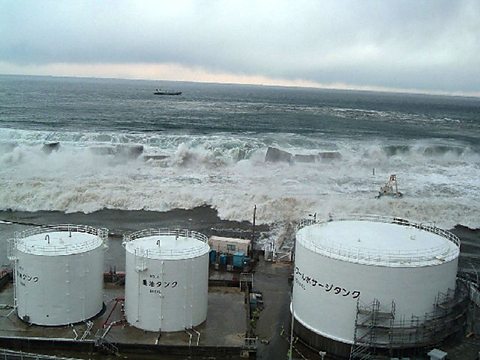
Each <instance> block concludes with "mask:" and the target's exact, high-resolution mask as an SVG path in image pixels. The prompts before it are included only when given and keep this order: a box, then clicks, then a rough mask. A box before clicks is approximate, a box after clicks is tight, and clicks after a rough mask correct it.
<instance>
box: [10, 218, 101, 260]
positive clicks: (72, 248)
mask: <svg viewBox="0 0 480 360" xmlns="http://www.w3.org/2000/svg"><path fill="white" fill-rule="evenodd" d="M52 232H64V233H70V234H71V233H84V234H91V235H94V236H95V238H91V239H88V240H87V241H83V242H82V243H78V244H75V243H73V244H72V243H66V244H65V245H62V246H60V245H55V246H54V245H51V244H49V243H48V240H49V233H52ZM38 234H45V245H43V244H42V242H41V241H38V242H36V243H35V245H34V246H33V247H32V246H31V244H30V246H27V244H26V243H25V239H26V238H28V237H30V236H34V235H38ZM98 239H100V240H101V242H102V244H103V246H104V247H107V239H108V229H106V228H94V227H92V226H88V225H72V224H60V225H47V226H41V227H34V228H31V229H27V230H23V231H20V232H15V233H14V238H13V239H9V244H8V252H9V259H10V260H15V259H16V257H17V255H16V252H17V251H22V252H27V253H29V252H31V251H32V250H35V251H38V252H41V253H42V254H45V255H46V254H59V253H61V254H64V253H66V252H69V253H75V252H76V251H77V250H80V251H81V250H84V249H85V248H94V247H95V245H97V244H98Z"/></svg>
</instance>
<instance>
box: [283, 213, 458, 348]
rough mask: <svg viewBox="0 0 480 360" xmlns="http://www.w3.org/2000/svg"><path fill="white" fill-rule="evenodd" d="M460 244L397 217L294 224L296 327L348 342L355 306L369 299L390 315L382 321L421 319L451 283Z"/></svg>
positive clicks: (315, 342)
mask: <svg viewBox="0 0 480 360" xmlns="http://www.w3.org/2000/svg"><path fill="white" fill-rule="evenodd" d="M459 249H460V243H459V240H458V238H457V237H455V236H454V235H453V234H450V233H449V232H447V231H444V230H441V229H438V228H436V227H430V226H423V225H420V224H414V223H411V222H408V221H406V220H401V219H397V218H383V217H376V216H364V217H361V216H355V217H350V218H347V219H342V220H333V221H325V222H316V221H315V222H314V221H305V222H303V223H301V224H300V226H299V227H298V229H297V234H296V246H295V269H294V285H293V301H292V304H291V309H293V312H294V318H295V320H296V322H297V323H298V328H299V329H300V331H299V332H300V333H301V334H305V333H308V332H310V333H311V335H312V337H311V338H310V339H306V340H307V342H309V343H310V344H311V345H319V344H320V345H319V347H323V348H324V349H325V348H327V347H328V346H327V345H326V343H325V342H324V341H323V342H322V340H316V339H314V338H315V336H317V335H318V336H319V337H320V338H321V339H327V340H328V339H329V340H332V341H334V342H338V343H340V344H345V345H347V346H350V345H352V344H354V340H355V329H356V326H357V325H356V324H357V323H358V321H359V317H358V316H360V315H362V314H361V312H360V311H359V307H362V306H364V307H365V308H368V307H369V306H370V304H374V306H377V305H375V304H380V305H381V307H378V309H376V310H378V314H382V316H384V317H385V318H387V317H388V316H387V315H389V314H390V315H391V319H390V320H389V321H394V320H395V321H397V320H399V319H404V320H406V321H408V322H409V321H410V320H411V319H413V318H415V316H417V317H418V319H420V320H419V321H420V322H421V321H422V320H423V319H424V316H425V314H426V313H431V312H432V311H433V310H434V304H435V302H436V301H437V300H438V297H439V294H441V293H444V294H447V293H449V292H451V291H452V290H453V289H455V286H456V275H457V266H458V256H459ZM372 316H373V315H372ZM378 316H380V315H378ZM373 318H374V316H373ZM362 321H363V320H362ZM368 321H372V324H373V325H372V326H375V323H374V320H368ZM378 321H379V320H378V319H377V322H378ZM385 324H387V326H388V324H390V322H386V323H385ZM359 325H362V324H359ZM363 325H365V324H363ZM305 330H307V331H305ZM337 345H338V344H337ZM409 345H411V344H409ZM340 347H341V346H340ZM332 348H333V349H335V346H334V347H330V348H329V350H331V349H332ZM348 348H349V347H348ZM347 351H348V350H347ZM343 355H345V354H343Z"/></svg>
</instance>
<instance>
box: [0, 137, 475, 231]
mask: <svg viewBox="0 0 480 360" xmlns="http://www.w3.org/2000/svg"><path fill="white" fill-rule="evenodd" d="M57 142H58V144H59V145H58V146H53V147H52V148H49V147H47V149H45V144H56V143H57ZM302 144H303V146H302ZM269 146H273V147H278V148H279V149H281V150H283V151H286V152H289V153H291V154H294V155H304V157H297V159H300V160H301V159H303V160H305V159H310V160H312V159H313V161H309V162H302V161H296V162H295V161H294V162H282V161H279V162H265V155H266V151H267V148H268V147H269ZM332 151H333V152H338V153H339V154H340V156H335V157H332V158H322V157H316V156H315V155H318V154H319V153H322V152H332ZM308 155H312V156H310V157H309V156H308ZM390 174H397V178H398V181H399V186H400V190H401V191H402V192H403V193H404V194H405V196H404V198H402V199H389V198H385V199H383V198H382V199H375V195H376V194H377V192H378V189H379V187H380V186H381V185H383V184H384V183H385V181H386V180H387V179H388V176H389V175H390ZM479 177H480V154H479V153H478V152H476V151H475V150H474V149H472V148H470V147H469V146H465V145H464V144H461V143H460V142H448V141H444V142H442V141H440V140H438V139H432V140H422V141H415V140H411V141H409V142H403V143H393V142H390V143H388V142H386V141H380V140H370V141H361V140H353V139H345V138H342V139H328V138H325V137H317V136H316V135H315V134H314V135H309V136H306V135H299V134H286V133H268V134H261V135H259V134H242V135H241V136H239V135H232V134H229V133H217V134H210V135H208V136H207V135H205V136H203V135H197V136H191V135H182V134H161V133H155V134H152V133H143V134H121V133H116V134H102V133H74V132H72V133H58V134H56V135H55V136H54V135H51V134H49V133H47V132H34V131H20V130H5V129H0V181H1V183H2V186H1V187H0V209H2V210H6V209H12V210H23V211H38V210H58V211H64V212H85V213H90V212H94V211H96V210H100V209H105V208H107V209H124V210H139V209H144V210H152V211H153V210H155V211H167V210H171V209H175V208H180V209H190V208H194V207H197V206H202V205H209V206H212V207H214V208H215V209H217V210H218V213H219V215H220V216H221V217H222V218H223V219H228V220H239V221H243V220H250V218H251V214H252V208H253V206H254V205H257V215H258V216H257V221H258V222H259V223H262V222H264V223H273V222H278V221H287V220H295V219H298V218H301V217H304V216H306V214H308V213H311V212H317V213H318V214H319V216H325V217H326V216H328V214H329V213H336V214H348V213H368V214H380V215H389V216H398V217H405V218H409V219H412V220H416V221H421V222H435V223H436V225H437V226H443V227H447V228H449V227H452V226H454V225H456V224H462V225H465V226H469V227H472V228H478V227H480V223H479V221H480V220H479V219H478V213H480V185H479V183H478V180H477V179H478V178H479Z"/></svg>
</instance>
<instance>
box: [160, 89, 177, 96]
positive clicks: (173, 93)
mask: <svg viewBox="0 0 480 360" xmlns="http://www.w3.org/2000/svg"><path fill="white" fill-rule="evenodd" d="M153 94H154V95H182V92H181V91H173V90H163V89H155V91H154V92H153Z"/></svg>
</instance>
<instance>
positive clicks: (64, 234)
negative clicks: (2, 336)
mask: <svg viewBox="0 0 480 360" xmlns="http://www.w3.org/2000/svg"><path fill="white" fill-rule="evenodd" d="M107 237H108V230H107V229H96V228H92V227H89V226H83V225H56V226H50V227H48V228H46V227H41V228H34V229H30V230H26V231H24V232H20V233H16V234H15V237H14V239H11V240H10V243H9V254H8V255H9V259H10V260H12V261H14V266H15V275H14V277H15V306H16V309H17V315H18V316H19V318H20V319H22V320H23V321H25V322H28V323H31V324H36V325H45V326H58V325H67V324H73V323H77V322H81V321H85V320H88V319H89V318H92V317H94V316H95V315H97V314H98V313H99V312H100V311H101V310H102V308H103V259H104V249H105V247H106V240H107Z"/></svg>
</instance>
